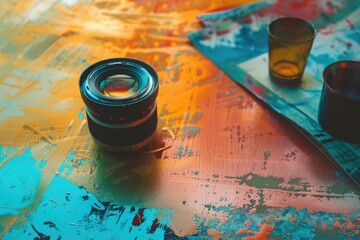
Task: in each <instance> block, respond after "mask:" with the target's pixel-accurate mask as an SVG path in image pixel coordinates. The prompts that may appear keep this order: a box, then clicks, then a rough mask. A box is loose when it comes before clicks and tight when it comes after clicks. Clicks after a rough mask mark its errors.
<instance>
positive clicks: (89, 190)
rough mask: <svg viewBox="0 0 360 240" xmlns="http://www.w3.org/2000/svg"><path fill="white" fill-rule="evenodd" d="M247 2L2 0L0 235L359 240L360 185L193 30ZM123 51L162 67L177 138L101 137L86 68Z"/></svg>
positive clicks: (164, 111) (168, 118) (166, 117)
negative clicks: (135, 145) (129, 142)
mask: <svg viewBox="0 0 360 240" xmlns="http://www.w3.org/2000/svg"><path fill="white" fill-rule="evenodd" d="M299 2H301V1H293V3H294V4H295V3H299ZM244 3H248V1H230V0H223V1H215V0H213V1H198V2H191V1H173V2H168V1H165V0H159V1H145V0H138V1H121V0H120V1H115V0H113V1H110V0H109V1H106V0H105V1H90V0H84V1H81V0H48V1H40V0H29V1H15V0H14V1H3V2H2V4H1V10H0V18H1V22H0V49H1V51H0V63H1V64H0V84H1V85H0V86H1V88H0V102H1V105H0V133H1V134H0V238H2V239H135V238H137V239H163V238H166V239H177V238H181V237H184V238H187V239H199V238H201V239H231V238H232V239H240V238H247V239H263V238H270V239H285V238H290V239H302V238H304V239H312V238H320V239H357V238H358V235H359V234H360V217H359V213H360V192H359V190H357V188H356V187H355V186H354V185H353V184H352V183H351V182H350V181H349V180H348V178H347V177H346V176H345V175H344V174H343V173H342V172H341V171H340V170H339V169H338V168H336V167H335V166H334V165H333V164H332V163H331V162H330V161H328V159H326V158H325V157H324V156H323V155H322V153H320V152H319V151H318V150H317V149H316V148H315V147H314V146H313V145H312V144H311V143H310V142H309V141H308V140H307V139H306V138H305V137H304V136H303V135H302V134H300V133H299V132H298V131H297V130H296V129H295V128H294V127H293V126H292V125H291V124H289V123H288V122H287V121H285V120H284V119H282V118H281V117H280V116H279V115H277V114H276V113H274V112H273V111H272V110H270V109H269V108H267V107H266V106H265V105H264V104H262V103H260V102H259V101H257V100H255V99H254V98H253V97H252V96H251V95H250V94H249V93H248V92H247V91H246V90H244V89H243V88H242V87H241V86H239V85H238V84H237V83H235V82H234V81H233V80H232V79H231V78H229V77H228V76H227V75H226V74H225V73H224V72H223V71H221V70H220V69H219V68H218V67H216V66H215V65H214V64H213V63H212V62H211V61H210V60H209V59H207V58H206V57H204V56H203V55H202V54H201V53H200V52H198V51H197V50H196V49H195V48H194V47H193V46H192V45H191V43H190V40H189V39H188V34H190V33H192V32H195V31H198V30H199V29H201V27H202V26H201V24H200V21H199V19H198V18H197V16H198V15H200V14H202V13H205V12H209V11H215V10H219V9H227V8H230V7H234V6H236V5H239V4H244ZM299 6H300V5H299ZM112 57H130V58H137V59H140V60H142V61H145V62H148V63H149V64H151V65H152V66H153V67H154V68H155V69H156V70H157V72H158V74H159V77H160V81H161V83H160V93H159V96H158V99H157V103H158V116H159V127H158V129H159V130H158V135H157V136H156V139H155V140H159V141H155V140H154V143H153V147H154V148H156V147H159V146H171V147H170V148H169V149H167V150H165V151H163V152H160V153H155V154H151V153H150V154H137V155H127V156H124V155H117V154H112V153H108V152H105V151H103V150H101V149H100V148H99V147H97V146H96V145H95V144H94V143H93V141H92V139H91V137H90V135H89V132H88V129H87V123H86V118H85V116H84V115H85V110H84V104H83V102H82V100H81V98H80V93H79V90H78V78H79V76H80V74H81V72H82V71H83V70H84V69H85V68H86V67H87V66H89V65H90V64H92V63H94V62H97V61H99V60H102V59H106V58H112ZM163 127H166V128H168V129H170V130H171V131H172V132H173V133H174V135H175V139H174V140H173V139H172V138H171V137H170V136H168V135H169V134H165V133H164V132H162V131H161V130H160V129H161V128H163Z"/></svg>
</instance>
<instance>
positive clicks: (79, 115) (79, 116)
mask: <svg viewBox="0 0 360 240" xmlns="http://www.w3.org/2000/svg"><path fill="white" fill-rule="evenodd" d="M77 117H78V118H80V119H85V116H84V114H83V113H82V112H79V113H78V114H77Z"/></svg>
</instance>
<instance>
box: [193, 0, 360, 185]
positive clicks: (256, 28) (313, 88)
mask: <svg viewBox="0 0 360 240" xmlns="http://www.w3.org/2000/svg"><path fill="white" fill-rule="evenodd" d="M271 2H272V3H273V4H271V5H270V6H267V7H264V8H262V9H260V10H259V11H253V12H252V13H251V14H248V12H249V11H247V9H248V8H252V9H254V8H255V7H254V6H261V5H263V4H262V3H261V2H260V3H254V4H250V5H248V6H241V7H239V8H235V9H232V10H229V11H223V12H219V13H214V14H204V15H202V16H201V17H200V18H201V19H203V21H204V23H205V25H206V27H205V28H204V29H202V30H201V31H199V32H197V33H194V34H191V35H190V39H192V41H193V43H194V44H195V45H196V46H197V47H198V48H199V49H200V50H202V52H203V53H204V54H205V55H207V56H208V57H209V58H210V59H212V60H213V61H214V62H215V63H217V64H218V65H219V66H220V67H221V68H222V69H223V70H224V71H225V72H227V73H228V74H229V75H230V76H232V77H233V79H234V80H235V81H237V82H238V83H240V84H241V85H243V86H244V87H246V88H247V89H248V90H249V91H251V92H252V93H253V94H254V95H255V96H257V97H258V98H259V99H261V100H263V101H264V102H265V103H267V104H268V105H269V106H270V107H271V108H272V109H274V110H275V111H277V112H279V113H280V114H282V115H283V116H284V117H286V118H287V119H289V120H290V121H292V122H293V123H294V124H296V125H297V126H298V127H299V128H300V129H302V130H303V131H305V133H306V134H307V135H308V136H309V139H310V140H312V141H313V142H314V143H315V144H316V145H317V146H319V147H320V148H322V150H323V151H324V152H325V153H326V154H327V155H328V156H329V159H331V160H332V161H334V163H335V164H337V165H338V166H340V167H341V168H342V169H343V170H344V171H345V172H346V173H347V174H348V175H349V176H350V177H351V178H352V179H353V180H354V182H355V184H357V185H358V187H359V186H360V148H359V143H357V144H351V143H347V142H343V141H340V140H338V139H335V138H333V137H332V136H330V135H329V134H327V132H325V131H324V130H323V129H322V128H321V127H320V125H319V124H318V121H317V113H318V106H319V99H320V95H321V89H322V82H323V80H322V72H323V70H324V69H325V67H326V66H328V65H329V64H331V63H333V62H336V61H340V60H358V59H359V58H360V54H359V52H360V45H359V42H360V34H359V23H360V17H359V16H360V4H359V2H358V1H353V0H337V1H328V0H320V1H317V2H313V1H300V2H299V1H294V2H293V3H290V4H289V2H288V1H281V0H280V1H271ZM299 9H300V10H299ZM284 16H295V17H301V18H304V19H307V20H309V21H311V22H312V23H313V24H314V25H315V27H316V28H317V30H318V33H317V36H316V38H315V41H314V44H313V48H312V51H311V52H310V57H309V60H308V63H307V65H308V66H307V69H306V71H305V74H304V75H305V76H304V77H303V81H302V83H301V84H300V86H299V87H297V88H286V87H281V86H278V85H276V84H273V83H272V82H271V81H270V78H269V74H268V70H267V69H268V48H267V46H268V43H267V39H268V36H267V35H268V34H267V27H268V25H269V23H270V22H271V21H272V20H273V19H275V18H278V17H284ZM220 52H221V53H222V54H221V57H219V53H220ZM259 69H261V70H262V71H259Z"/></svg>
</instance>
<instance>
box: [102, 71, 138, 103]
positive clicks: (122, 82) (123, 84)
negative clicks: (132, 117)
mask: <svg viewBox="0 0 360 240" xmlns="http://www.w3.org/2000/svg"><path fill="white" fill-rule="evenodd" d="M138 88H139V83H138V81H137V80H136V79H134V78H133V77H131V76H129V75H125V74H116V75H112V76H110V77H108V78H106V79H104V80H102V81H101V82H100V86H99V90H100V92H101V93H102V94H104V95H106V96H109V97H117V98H123V97H129V96H131V95H133V94H134V93H136V91H137V90H138Z"/></svg>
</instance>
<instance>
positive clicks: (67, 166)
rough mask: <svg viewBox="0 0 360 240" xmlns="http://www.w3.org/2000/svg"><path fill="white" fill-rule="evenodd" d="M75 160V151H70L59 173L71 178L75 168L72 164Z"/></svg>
mask: <svg viewBox="0 0 360 240" xmlns="http://www.w3.org/2000/svg"><path fill="white" fill-rule="evenodd" d="M74 158H75V153H74V151H70V153H69V155H68V156H67V157H66V158H65V159H64V161H63V163H62V164H61V166H60V168H59V170H58V173H59V174H60V175H63V176H65V177H69V176H70V174H71V172H72V171H73V170H74V167H73V166H72V165H71V162H72V161H73V159H74Z"/></svg>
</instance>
